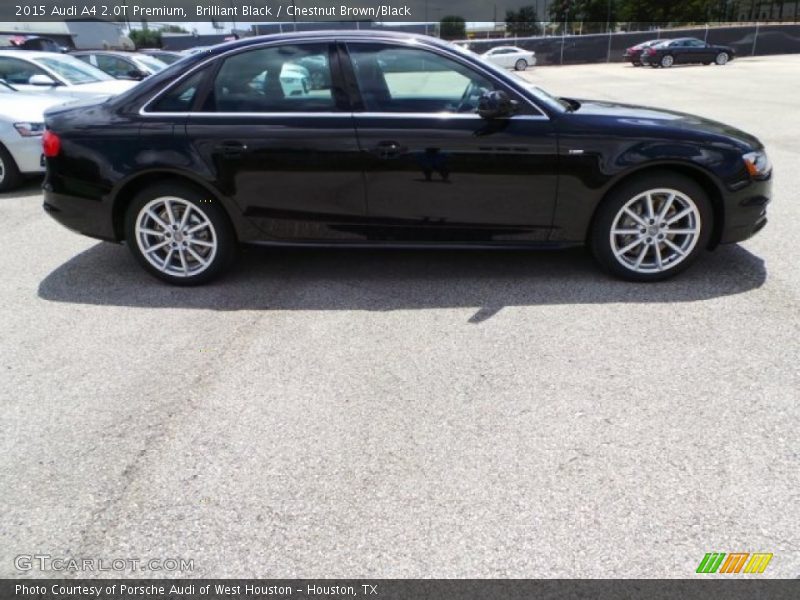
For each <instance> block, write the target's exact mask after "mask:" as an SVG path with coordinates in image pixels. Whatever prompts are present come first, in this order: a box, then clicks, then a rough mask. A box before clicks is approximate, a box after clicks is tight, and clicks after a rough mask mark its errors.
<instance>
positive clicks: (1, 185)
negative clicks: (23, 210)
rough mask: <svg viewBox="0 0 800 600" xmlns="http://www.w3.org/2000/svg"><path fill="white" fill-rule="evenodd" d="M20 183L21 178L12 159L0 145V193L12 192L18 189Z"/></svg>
mask: <svg viewBox="0 0 800 600" xmlns="http://www.w3.org/2000/svg"><path fill="white" fill-rule="evenodd" d="M22 181H23V177H22V174H21V173H20V172H19V168H18V167H17V163H16V161H15V160H14V157H13V156H11V154H10V153H9V151H8V150H6V147H5V146H3V144H0V192H8V191H10V190H13V189H14V188H17V187H19V186H20V185H21V184H22Z"/></svg>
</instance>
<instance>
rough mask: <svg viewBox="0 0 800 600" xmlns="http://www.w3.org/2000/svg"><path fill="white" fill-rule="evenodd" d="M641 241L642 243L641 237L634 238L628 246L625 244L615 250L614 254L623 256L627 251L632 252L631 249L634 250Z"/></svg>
mask: <svg viewBox="0 0 800 600" xmlns="http://www.w3.org/2000/svg"><path fill="white" fill-rule="evenodd" d="M641 243H642V240H641V239H637V240H634V241H632V242H631V243H630V244H628V245H627V246H624V247H622V248H620V249H619V250H615V251H614V254H615V255H616V256H618V257H619V256H622V255H623V254H626V253H628V252H630V251H631V250H633V249H634V248H636V246H638V245H639V244H641Z"/></svg>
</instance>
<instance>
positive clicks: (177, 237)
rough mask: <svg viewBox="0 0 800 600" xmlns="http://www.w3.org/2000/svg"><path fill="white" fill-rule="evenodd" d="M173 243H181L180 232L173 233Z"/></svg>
mask: <svg viewBox="0 0 800 600" xmlns="http://www.w3.org/2000/svg"><path fill="white" fill-rule="evenodd" d="M175 241H176V242H178V243H179V244H180V243H181V242H182V241H183V234H182V233H181V232H180V231H176V232H175Z"/></svg>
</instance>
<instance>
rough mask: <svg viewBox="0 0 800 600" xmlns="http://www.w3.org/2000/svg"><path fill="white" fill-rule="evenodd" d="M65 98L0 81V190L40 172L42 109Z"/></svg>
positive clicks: (41, 169)
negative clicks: (15, 87)
mask: <svg viewBox="0 0 800 600" xmlns="http://www.w3.org/2000/svg"><path fill="white" fill-rule="evenodd" d="M65 100H66V101H69V100H71V99H70V98H64V97H63V96H56V95H54V94H29V93H25V92H20V91H18V90H16V89H14V88H13V87H12V86H10V85H8V84H6V83H3V82H2V81H0V192H5V191H7V190H10V189H13V188H15V187H17V186H18V185H20V184H21V183H22V182H23V180H24V179H25V176H26V175H33V174H36V173H42V172H44V161H43V159H42V133H43V132H44V116H43V115H44V111H45V109H47V108H50V107H51V106H55V105H57V104H63V103H64V101H65Z"/></svg>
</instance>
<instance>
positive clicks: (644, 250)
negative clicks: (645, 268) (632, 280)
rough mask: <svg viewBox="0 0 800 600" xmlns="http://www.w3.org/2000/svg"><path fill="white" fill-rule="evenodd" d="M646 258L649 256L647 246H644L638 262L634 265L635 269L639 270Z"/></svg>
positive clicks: (637, 259)
mask: <svg viewBox="0 0 800 600" xmlns="http://www.w3.org/2000/svg"><path fill="white" fill-rule="evenodd" d="M645 256H647V246H642V250H641V252H639V256H637V257H636V262H635V263H634V264H633V268H634V269H638V268H639V267H641V266H642V261H643V260H644V257H645Z"/></svg>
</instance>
